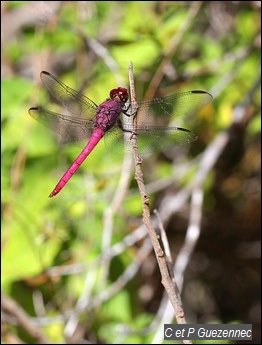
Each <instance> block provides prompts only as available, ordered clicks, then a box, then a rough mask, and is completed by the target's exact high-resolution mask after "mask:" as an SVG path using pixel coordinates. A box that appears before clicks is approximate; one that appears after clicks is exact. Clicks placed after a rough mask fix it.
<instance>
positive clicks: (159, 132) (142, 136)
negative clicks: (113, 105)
mask: <svg viewBox="0 0 262 345" xmlns="http://www.w3.org/2000/svg"><path fill="white" fill-rule="evenodd" d="M134 132H135V130H134V127H133V126H132V125H125V126H124V131H122V130H120V129H119V128H117V127H114V128H112V129H111V130H110V131H108V132H107V133H106V135H105V143H106V146H107V147H109V148H112V150H114V152H117V153H132V145H131V141H130V139H131V137H132V133H134ZM136 133H137V144H138V150H139V153H141V154H146V153H151V152H158V151H161V150H163V149H165V148H167V147H169V146H174V145H176V144H179V145H182V144H188V143H191V142H193V141H195V140H197V136H196V135H195V134H193V133H192V132H191V131H190V130H188V129H185V128H180V127H162V126H138V127H137V129H136Z"/></svg>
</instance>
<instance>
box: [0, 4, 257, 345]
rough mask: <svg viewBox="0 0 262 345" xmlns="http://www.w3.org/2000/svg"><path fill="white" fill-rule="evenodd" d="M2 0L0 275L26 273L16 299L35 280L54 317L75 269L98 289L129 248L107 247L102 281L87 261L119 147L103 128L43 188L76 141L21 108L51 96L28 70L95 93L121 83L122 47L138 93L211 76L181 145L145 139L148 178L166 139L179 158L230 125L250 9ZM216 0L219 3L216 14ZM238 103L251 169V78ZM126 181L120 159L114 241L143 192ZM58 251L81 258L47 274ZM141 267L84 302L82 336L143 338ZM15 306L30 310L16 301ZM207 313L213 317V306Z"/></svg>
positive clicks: (161, 169)
mask: <svg viewBox="0 0 262 345" xmlns="http://www.w3.org/2000/svg"><path fill="white" fill-rule="evenodd" d="M2 3H4V4H3V20H5V18H8V23H10V27H9V26H8V25H7V22H5V26H3V29H2V30H3V46H2V81H1V90H2V103H1V104H2V117H1V119H2V127H1V129H2V141H1V144H2V169H1V179H2V190H1V191H2V218H1V219H2V289H3V291H4V292H5V293H7V294H9V295H10V296H12V297H13V298H14V299H16V295H15V294H14V293H13V292H12V291H13V289H14V284H15V283H19V285H21V286H25V287H27V288H26V289H25V292H24V294H26V296H27V298H28V299H31V298H32V299H33V295H34V294H35V293H36V292H41V294H42V298H43V302H44V304H45V306H46V307H45V311H46V313H47V314H46V317H50V318H52V317H54V316H57V315H60V314H63V313H64V314H66V312H67V311H69V310H71V308H73V306H74V303H75V301H76V300H77V299H78V298H79V296H80V294H81V292H82V290H83V288H84V286H85V284H86V282H85V276H86V274H87V271H88V274H90V279H91V280H92V281H93V284H94V286H93V287H92V292H90V293H91V294H92V295H95V294H96V293H98V291H101V290H103V289H104V290H105V291H106V290H107V288H108V287H109V286H110V283H111V282H113V281H114V280H116V279H117V277H118V276H120V275H121V274H122V273H123V271H124V270H125V268H126V267H127V266H128V265H129V264H130V262H132V260H134V258H135V257H136V254H137V249H136V248H129V249H127V250H126V251H125V252H124V253H123V254H121V255H119V256H118V262H117V264H116V266H115V267H116V269H115V270H114V278H112V277H110V276H109V277H108V280H107V281H104V280H103V266H98V267H96V266H94V267H92V263H93V262H95V260H96V258H97V257H98V256H99V254H100V253H101V251H102V250H103V245H102V239H101V238H102V236H103V226H105V224H104V223H103V222H104V219H105V218H104V217H105V212H106V210H108V209H109V208H110V204H111V202H112V198H113V197H114V193H115V191H116V189H117V186H118V182H119V178H120V174H121V169H122V159H123V158H121V157H119V156H117V155H114V154H113V152H108V151H107V150H106V148H105V146H104V145H103V143H102V142H101V143H100V144H99V145H98V147H97V148H96V149H95V151H94V152H93V153H92V154H91V155H90V156H89V157H88V159H87V160H86V161H85V162H84V164H83V165H82V166H81V168H80V169H79V170H78V171H77V173H76V174H75V175H74V176H73V178H72V179H71V180H70V182H69V183H68V184H67V185H66V187H65V188H64V189H63V191H62V192H61V193H60V194H59V195H58V196H56V197H55V198H53V199H49V198H48V194H49V193H50V191H51V190H52V188H53V187H54V186H55V184H56V183H57V181H58V180H59V178H60V176H62V174H63V172H64V171H65V169H66V168H67V167H68V166H69V165H70V164H71V162H72V161H73V160H74V159H75V157H76V156H77V155H78V154H79V152H80V151H79V148H78V147H76V146H73V145H69V146H67V147H61V146H59V145H57V140H56V137H55V135H54V133H51V132H50V131H48V130H47V129H46V128H45V127H43V126H41V125H40V124H39V123H37V122H36V121H34V120H33V119H32V118H31V117H30V116H29V115H28V109H29V108H30V107H31V106H36V105H38V104H44V105H45V107H46V108H48V109H51V110H52V109H53V107H54V106H53V105H52V104H51V101H50V100H49V97H48V95H47V92H46V90H44V87H43V86H42V85H40V82H39V73H40V71H41V70H47V71H50V72H52V73H54V74H56V75H57V76H58V77H59V78H60V79H61V80H63V82H64V83H66V84H67V85H69V86H70V87H72V88H74V89H76V90H79V89H80V86H81V85H83V84H85V85H84V86H85V87H84V88H83V90H81V92H84V93H85V95H87V96H88V97H90V98H91V99H92V100H94V102H96V103H97V104H99V103H101V102H102V101H103V100H104V99H105V98H107V97H108V92H109V90H110V89H112V88H113V87H115V86H117V85H119V84H121V85H123V86H124V85H128V73H127V68H128V66H129V63H130V61H132V62H133V64H134V75H135V85H136V93H137V98H138V99H142V98H144V97H145V96H148V95H150V97H155V96H162V95H167V94H171V93H176V92H180V91H185V90H192V89H202V90H206V91H209V90H210V89H211V90H216V93H217V94H216V95H215V98H214V101H213V103H212V104H210V105H208V106H206V107H205V108H203V109H201V110H200V111H199V114H198V116H197V117H195V118H194V119H193V121H191V123H190V126H191V124H192V127H190V130H192V131H193V132H194V133H196V134H197V135H198V137H199V140H198V141H196V142H194V143H193V145H192V147H187V148H186V149H185V151H184V152H183V150H182V153H181V152H180V151H179V150H180V149H177V150H178V151H177V152H176V151H174V152H173V153H172V152H171V154H170V156H167V155H163V154H161V153H155V154H154V155H153V156H151V157H148V158H147V159H145V161H144V163H143V169H144V177H145V180H146V183H150V182H154V181H157V180H161V179H165V178H166V177H167V176H173V175H175V174H176V166H175V164H174V161H175V160H174V161H172V157H174V156H175V154H176V153H177V155H178V157H181V159H182V161H185V160H186V157H185V154H186V156H187V158H188V159H189V160H190V159H194V158H196V157H197V155H198V154H200V153H201V151H202V150H204V149H205V148H206V147H207V146H208V145H209V143H210V142H211V141H212V139H213V138H214V137H215V136H216V135H217V134H218V133H219V132H220V131H223V130H226V129H227V128H228V127H229V126H230V124H231V123H232V118H233V116H234V109H235V108H234V107H235V106H236V105H238V104H240V103H241V102H242V101H243V99H244V98H245V96H246V94H248V93H249V91H250V89H251V88H252V87H253V85H254V83H255V81H256V78H257V76H258V71H259V68H260V47H259V46H258V43H257V41H258V37H259V35H260V9H259V8H258V7H256V4H255V2H244V4H242V3H240V2H227V4H226V2H203V3H201V5H200V7H199V9H196V10H195V12H194V9H193V8H194V6H198V5H196V4H195V5H194V4H193V3H194V2H155V1H150V2H135V1H124V2H120V1H111V2H106V1H97V2H92V1H91V2H85V1H84V2H83V1H82V2H78V1H76V2H56V3H59V4H58V8H56V9H52V8H51V7H50V9H48V7H49V5H48V3H49V2H46V3H44V4H42V5H37V2H30V1H8V2H7V1H4V2H2ZM54 3H55V2H54ZM197 3H198V2H197ZM215 3H218V4H221V7H220V8H219V7H216V5H215ZM41 6H43V8H42V7H41ZM50 6H51V5H50ZM29 10H30V13H31V17H29V16H27V15H26V16H25V18H28V19H27V21H26V20H22V19H21V17H22V16H23V13H24V12H23V11H25V13H28V11H29ZM214 10H216V11H220V12H217V14H215V13H214V12H213V11H214ZM26 11H27V12H26ZM49 11H50V12H49ZM191 12H192V13H194V15H193V14H192V17H190V13H191ZM20 22H21V23H20ZM12 23H16V24H17V25H16V26H15V25H14V24H12ZM19 23H20V24H19ZM83 37H85V38H86V40H87V41H88V42H89V43H90V42H92V40H96V41H97V42H99V44H101V45H102V46H103V47H104V50H103V49H102V50H99V49H98V51H96V52H94V51H93V50H92V48H91V45H90V44H89V45H88V44H87V46H85V41H84V40H83ZM93 42H94V41H93ZM99 54H101V55H100V56H99ZM163 61H166V62H165V63H164V64H162V63H163ZM161 64H162V65H161ZM160 66H162V68H161V69H159V67H160ZM155 78H156V79H155ZM33 79H34V80H35V81H34V80H33ZM152 82H154V83H152ZM154 85H156V88H155V89H154ZM211 92H212V91H211ZM56 109H57V107H56ZM248 112H249V116H250V117H252V120H251V121H250V122H249V124H248V125H247V128H246V132H247V133H248V135H247V136H246V137H245V144H244V145H246V146H248V145H249V143H250V142H253V143H254V147H253V151H252V154H251V155H247V156H246V160H247V162H249V167H250V169H253V170H252V171H253V172H251V173H250V175H248V177H247V178H250V176H251V175H252V174H253V176H255V174H256V172H257V170H258V169H259V166H258V165H259V163H256V162H257V161H256V160H255V158H254V159H253V158H252V157H256V158H257V157H258V153H259V148H258V147H257V146H255V143H256V140H257V139H256V138H257V137H258V136H260V130H261V124H260V93H259V92H256V95H255V97H254V100H253V103H252V105H251V106H250V108H249V109H248ZM185 125H186V124H185ZM174 150H176V149H174ZM250 152H251V151H250ZM252 155H253V156H252ZM252 167H253V168H252ZM196 168H197V166H195V167H194V169H196ZM192 174H193V173H192V171H189V172H188V174H185V175H184V176H183V178H181V181H180V182H176V184H174V185H173V186H172V187H171V189H172V190H173V191H174V193H175V191H176V190H177V189H178V188H179V187H181V188H182V186H183V185H185V184H187V183H188V182H189V181H190V179H191V178H192ZM245 176H247V175H245ZM215 178H216V174H215V173H214V171H212V172H211V173H210V174H209V175H208V178H207V180H206V183H205V198H206V200H207V201H208V202H207V204H206V206H205V207H206V209H205V210H206V211H207V212H211V211H212V210H213V209H214V208H215V207H216V206H215V205H216V201H215V200H214V195H213V194H212V188H213V185H214V183H215V182H214V180H215ZM242 179H244V177H242V178H240V177H239V179H238V182H239V183H240V184H242V183H244V182H243V180H242ZM136 188H137V187H136V183H135V180H134V176H133V172H132V174H131V181H130V193H127V194H126V197H125V199H124V200H123V202H122V203H121V207H120V208H119V210H118V211H117V214H116V215H115V216H114V226H113V238H112V242H113V243H117V242H118V241H120V242H121V240H122V239H123V238H124V237H125V236H126V235H128V234H129V233H130V232H131V231H132V230H133V229H134V228H135V227H136V226H138V225H140V224H141V217H142V216H141V211H142V206H141V199H140V196H139V194H138V191H137V189H136ZM165 193H166V191H165V190H161V189H160V190H159V191H158V192H156V193H152V195H150V197H151V204H152V207H153V206H154V205H155V203H156V205H157V202H160V200H161V197H163V196H164V195H165ZM233 194H234V193H233ZM153 260H154V259H153ZM70 264H73V265H74V264H75V265H76V266H77V265H78V264H79V265H80V264H83V267H82V269H81V270H80V271H79V274H72V275H70V274H69V275H64V276H63V275H59V273H57V274H56V275H55V276H51V275H49V274H48V272H49V270H50V269H51V268H52V267H59V266H61V268H63V266H65V265H70ZM111 265H112V263H111ZM86 267H89V269H87V268H86ZM86 270H87V271H86ZM110 279H111V280H112V281H110ZM142 281H143V278H141V277H140V276H138V277H136V278H135V279H134V282H129V283H128V284H127V286H125V287H124V288H123V289H121V290H120V291H118V292H117V293H116V294H115V295H113V297H111V298H110V299H109V300H107V301H106V302H105V303H104V304H102V305H100V306H99V307H98V308H97V309H96V311H95V313H92V315H91V313H90V314H88V315H84V316H87V318H88V320H89V321H88V322H89V324H88V326H87V327H86V329H85V332H86V333H85V334H86V336H87V338H88V337H90V338H89V339H93V340H92V342H93V341H94V342H103V341H104V342H105V343H113V342H116V334H118V333H119V334H122V336H121V337H120V338H119V339H120V343H134V344H139V343H141V344H142V343H149V342H150V341H151V340H152V336H153V334H154V332H151V333H149V335H142V334H140V333H139V332H140V330H141V329H143V328H144V327H147V326H148V325H149V324H150V322H151V321H152V320H153V317H154V312H155V311H154V310H150V308H149V307H147V308H145V306H144V305H143V303H142V302H141V301H140V300H139V293H138V291H139V286H140V284H141V283H142ZM101 284H104V285H102V286H101ZM132 284H133V285H132ZM129 285H130V286H129ZM159 294H160V295H161V293H159V292H158V298H159ZM19 299H20V298H19ZM31 303H32V300H31ZM145 304H146V303H145ZM23 308H24V309H25V310H27V311H28V312H29V308H28V309H27V305H26V303H25V304H24V305H23ZM155 308H156V307H155ZM29 313H30V312H29ZM84 316H82V317H83V322H85V320H86V318H85V317H84ZM214 317H217V318H219V317H221V318H222V313H221V314H220V313H217V315H215V316H214ZM235 317H236V318H237V317H238V316H237V315H236V316H235ZM203 318H204V316H203ZM204 319H205V318H204ZM222 321H223V322H225V320H222ZM45 332H46V334H47V335H48V336H49V337H50V339H52V341H53V342H57V343H59V342H60V343H62V342H63V341H64V340H63V339H64V335H63V332H64V325H62V324H59V323H57V324H56V323H55V322H54V323H53V324H50V325H49V326H45ZM14 333H15V331H14ZM19 334H20V333H19V332H18V334H17V336H19ZM21 337H22V336H21ZM27 341H28V339H27ZM31 341H33V339H31Z"/></svg>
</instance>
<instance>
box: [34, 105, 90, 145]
mask: <svg viewBox="0 0 262 345" xmlns="http://www.w3.org/2000/svg"><path fill="white" fill-rule="evenodd" d="M28 112H29V114H30V115H31V116H32V117H33V118H34V119H35V120H37V121H38V122H40V123H41V124H42V125H44V126H46V127H47V128H49V129H51V130H53V131H55V132H57V133H59V134H60V135H61V136H62V138H63V141H64V142H65V143H68V142H76V141H87V140H88V139H89V137H90V135H91V133H92V131H93V129H94V126H93V121H92V120H86V119H83V118H81V117H73V116H67V115H62V114H58V113H54V112H52V111H49V110H46V109H44V108H41V107H35V108H30V109H29V111H28Z"/></svg>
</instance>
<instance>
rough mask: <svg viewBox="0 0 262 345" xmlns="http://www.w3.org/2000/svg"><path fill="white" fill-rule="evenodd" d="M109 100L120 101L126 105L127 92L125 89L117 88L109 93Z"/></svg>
mask: <svg viewBox="0 0 262 345" xmlns="http://www.w3.org/2000/svg"><path fill="white" fill-rule="evenodd" d="M110 98H111V99H112V100H116V99H120V101H121V102H123V103H126V102H127V100H128V92H127V89H126V88H125V87H118V88H117V89H113V90H111V91H110Z"/></svg>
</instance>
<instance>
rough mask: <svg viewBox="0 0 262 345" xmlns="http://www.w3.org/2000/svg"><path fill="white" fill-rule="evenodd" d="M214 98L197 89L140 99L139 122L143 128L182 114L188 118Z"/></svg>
mask: <svg viewBox="0 0 262 345" xmlns="http://www.w3.org/2000/svg"><path fill="white" fill-rule="evenodd" d="M212 99H213V97H212V95H211V94H210V93H208V92H205V91H199V90H195V91H187V92H182V93H178V94H173V95H170V96H167V97H162V98H153V99H151V100H145V101H138V102H137V103H138V112H137V124H138V126H141V128H143V126H158V125H159V126H160V125H164V124H168V123H170V121H172V120H173V119H175V118H177V117H180V116H181V117H184V118H185V119H187V118H189V117H190V116H192V115H193V114H194V113H195V112H197V111H198V110H199V109H200V108H202V107H203V106H204V105H206V104H208V103H210V102H211V101H212ZM131 108H132V107H131Z"/></svg>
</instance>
